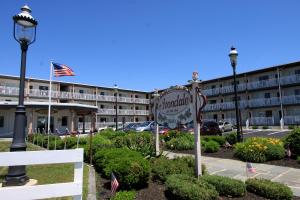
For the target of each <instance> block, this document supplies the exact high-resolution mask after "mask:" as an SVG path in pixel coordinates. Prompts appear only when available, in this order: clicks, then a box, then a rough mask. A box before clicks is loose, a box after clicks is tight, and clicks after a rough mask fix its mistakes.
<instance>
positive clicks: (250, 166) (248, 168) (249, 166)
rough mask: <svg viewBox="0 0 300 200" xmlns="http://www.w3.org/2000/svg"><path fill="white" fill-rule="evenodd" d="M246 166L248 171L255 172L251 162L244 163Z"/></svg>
mask: <svg viewBox="0 0 300 200" xmlns="http://www.w3.org/2000/svg"><path fill="white" fill-rule="evenodd" d="M246 168H247V171H248V172H249V173H255V172H256V169H255V168H254V167H253V166H252V163H249V162H247V163H246Z"/></svg>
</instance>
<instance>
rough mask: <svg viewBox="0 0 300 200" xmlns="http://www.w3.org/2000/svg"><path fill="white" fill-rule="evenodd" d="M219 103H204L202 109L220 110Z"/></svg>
mask: <svg viewBox="0 0 300 200" xmlns="http://www.w3.org/2000/svg"><path fill="white" fill-rule="evenodd" d="M220 106H221V105H220V104H219V103H215V104H206V105H205V107H204V108H203V111H212V110H220Z"/></svg>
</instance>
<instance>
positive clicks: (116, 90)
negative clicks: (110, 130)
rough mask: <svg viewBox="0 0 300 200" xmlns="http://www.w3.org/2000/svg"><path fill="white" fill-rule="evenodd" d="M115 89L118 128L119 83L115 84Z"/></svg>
mask: <svg viewBox="0 0 300 200" xmlns="http://www.w3.org/2000/svg"><path fill="white" fill-rule="evenodd" d="M114 91H115V95H116V101H115V105H116V130H118V85H117V84H115V86H114Z"/></svg>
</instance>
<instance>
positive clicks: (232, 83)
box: [231, 81, 240, 85]
mask: <svg viewBox="0 0 300 200" xmlns="http://www.w3.org/2000/svg"><path fill="white" fill-rule="evenodd" d="M236 84H237V85H238V84H240V81H236ZM231 85H234V81H232V82H231Z"/></svg>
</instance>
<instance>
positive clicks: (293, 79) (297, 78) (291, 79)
mask: <svg viewBox="0 0 300 200" xmlns="http://www.w3.org/2000/svg"><path fill="white" fill-rule="evenodd" d="M294 83H300V74H294V75H290V76H282V77H281V78H280V84H281V85H288V84H294Z"/></svg>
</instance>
